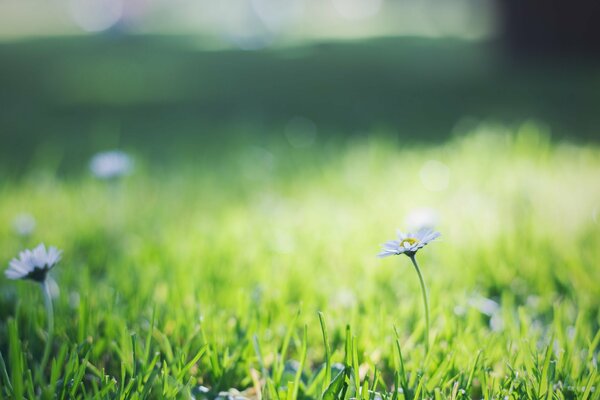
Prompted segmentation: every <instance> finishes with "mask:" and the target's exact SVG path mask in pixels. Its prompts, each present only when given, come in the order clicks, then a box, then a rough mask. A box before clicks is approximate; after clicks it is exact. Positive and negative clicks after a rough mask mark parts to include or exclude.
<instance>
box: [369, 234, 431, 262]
mask: <svg viewBox="0 0 600 400" xmlns="http://www.w3.org/2000/svg"><path fill="white" fill-rule="evenodd" d="M397 235H398V240H390V241H388V242H385V243H384V244H382V247H383V250H382V251H381V252H380V253H379V254H377V256H378V257H382V258H383V257H388V256H395V255H400V254H406V255H407V256H409V257H412V256H414V255H415V254H416V253H417V251H418V250H419V249H422V248H423V247H425V246H426V245H427V244H429V243H430V242H432V241H433V240H435V239H437V238H438V237H440V233H439V232H436V231H434V230H432V229H429V228H423V229H419V230H418V231H417V232H415V233H403V232H401V231H398V232H397Z"/></svg>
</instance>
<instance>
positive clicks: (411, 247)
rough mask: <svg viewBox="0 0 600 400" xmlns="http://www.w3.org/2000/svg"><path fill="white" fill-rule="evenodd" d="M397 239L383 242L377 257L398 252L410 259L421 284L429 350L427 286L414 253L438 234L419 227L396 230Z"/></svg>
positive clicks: (427, 350) (426, 348) (426, 345)
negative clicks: (402, 230) (411, 229)
mask: <svg viewBox="0 0 600 400" xmlns="http://www.w3.org/2000/svg"><path fill="white" fill-rule="evenodd" d="M397 235H398V240H390V241H388V242H385V243H384V244H383V245H382V246H383V250H382V251H381V252H380V253H379V254H377V256H378V257H382V258H383V257H387V256H395V255H400V254H406V255H407V256H408V257H409V258H410V261H412V264H413V266H414V267H415V271H416V272H417V275H418V276H419V283H420V284H421V294H422V295H423V308H424V309H425V351H426V352H427V353H428V352H429V299H428V297H427V287H426V286H425V281H424V280H423V275H422V274H421V269H420V268H419V264H418V263H417V259H416V257H415V255H416V254H417V251H419V249H422V248H423V247H425V246H426V245H427V244H428V243H430V242H432V241H433V240H435V239H436V238H438V237H439V236H440V233H439V232H436V231H434V230H432V229H429V228H423V229H419V230H418V231H416V232H415V233H403V232H401V231H398V232H397Z"/></svg>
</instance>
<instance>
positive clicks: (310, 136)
mask: <svg viewBox="0 0 600 400" xmlns="http://www.w3.org/2000/svg"><path fill="white" fill-rule="evenodd" d="M598 8H599V6H598V5H596V3H594V2H591V1H583V0H581V1H575V2H570V3H569V4H568V5H566V4H563V3H562V2H558V1H544V2H542V1H536V0H528V1H513V0H498V1H494V0H453V1H440V0H398V1H394V0H325V1H323V0H319V1H317V0H224V1H218V2H213V1H203V0H176V1H166V0H68V1H64V0H61V1H58V0H57V1H52V2H39V1H35V0H2V1H0V88H1V90H0V136H1V140H2V146H1V147H0V167H1V169H0V170H1V171H2V172H1V173H2V175H5V176H14V175H20V174H21V173H22V172H23V171H24V170H27V169H28V168H29V167H31V166H32V165H40V164H42V165H46V166H50V168H55V169H56V171H59V172H67V173H68V171H69V165H81V164H82V163H84V162H85V161H86V160H88V159H89V157H90V156H91V155H92V154H93V153H94V152H96V151H98V150H102V149H110V148H117V147H124V148H128V149H130V150H132V149H133V148H135V149H136V152H138V153H141V154H142V155H143V156H144V157H146V156H148V157H152V159H153V162H157V161H159V160H161V159H169V158H181V157H184V158H185V157H187V156H190V157H193V156H194V155H195V154H196V153H195V151H196V150H198V148H200V147H202V148H205V147H206V146H209V147H210V146H211V145H212V144H215V143H216V145H217V146H221V145H222V143H223V142H222V141H223V140H224V141H227V140H230V139H231V137H233V136H236V133H239V134H242V135H246V134H250V135H256V136H257V138H258V139H257V140H259V141H260V140H261V139H260V138H262V137H263V136H265V135H275V136H277V137H284V136H285V137H293V139H291V140H292V142H293V141H294V140H300V146H302V145H303V141H305V142H306V141H308V142H307V143H308V145H311V144H312V143H313V142H314V143H317V144H318V143H322V140H323V139H324V138H325V140H326V138H327V137H331V136H335V135H341V136H345V137H347V136H353V135H364V134H366V133H367V132H373V131H377V132H380V133H385V134H388V135H391V136H394V137H399V138H402V140H408V141H411V142H420V141H423V142H436V141H443V140H445V139H447V138H448V137H450V136H452V135H454V134H457V133H458V134H460V133H461V132H464V131H468V130H470V129H471V128H472V127H473V126H475V125H477V124H478V123H480V122H481V121H485V122H491V123H501V124H505V125H508V126H517V125H519V124H521V123H523V122H526V121H534V122H535V123H536V124H538V125H539V126H541V127H542V128H543V129H544V130H545V131H547V132H548V133H550V134H551V135H552V136H553V137H555V138H559V139H560V138H565V137H568V138H569V139H572V140H574V141H582V142H588V141H590V140H592V141H593V140H595V139H596V138H597V133H598V126H600V125H599V124H600V113H598V112H597V110H598V106H599V105H600V69H599V68H598V62H597V59H598V54H599V51H598V50H599V47H600V35H599V31H600V28H599V26H600V24H597V23H595V22H597V21H595V18H596V19H597V15H598V13H597V11H598ZM286 132H287V136H286ZM290 132H291V133H290ZM298 132H300V133H299V134H298ZM237 136H239V135H237ZM298 137H299V139H298ZM317 137H318V138H321V141H319V140H316V139H315V138H317ZM165 138H168V141H166V142H165ZM294 138H295V139H294ZM215 139H218V140H215ZM231 140H234V139H231ZM235 140H237V139H235ZM235 140H234V141H235ZM288 140H290V139H288ZM296 144H297V143H296ZM304 144H305V145H306V143H304Z"/></svg>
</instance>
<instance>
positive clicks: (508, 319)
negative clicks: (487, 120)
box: [0, 124, 600, 399]
mask: <svg viewBox="0 0 600 400" xmlns="http://www.w3.org/2000/svg"><path fill="white" fill-rule="evenodd" d="M257 137H260V138H261V139H260V140H259V139H257V140H254V141H251V140H249V139H243V138H242V136H240V137H239V138H238V139H239V140H238V141H237V142H236V141H234V142H233V143H234V144H232V145H230V146H228V148H227V149H225V150H223V151H221V152H220V153H219V154H218V155H214V154H213V155H212V156H211V154H208V152H206V154H205V153H200V154H203V156H199V157H197V158H186V159H183V160H175V159H174V160H171V162H170V163H167V164H160V165H158V166H156V165H153V164H152V160H151V159H148V158H144V156H143V155H141V154H140V153H139V152H138V153H136V149H135V148H131V149H126V150H130V151H131V153H132V154H133V157H134V158H135V161H136V165H135V170H134V172H133V174H132V175H131V176H128V177H126V178H124V179H123V180H121V181H115V182H105V181H99V180H97V179H95V178H93V177H92V176H91V174H90V173H89V172H88V170H87V165H86V164H83V165H80V166H79V168H78V169H77V168H74V169H73V170H74V171H78V172H73V173H71V174H70V175H68V176H63V175H60V174H56V172H53V171H52V170H49V171H48V170H44V169H42V168H37V169H36V168H33V167H32V169H31V170H30V171H28V172H27V173H25V174H24V175H23V176H22V177H19V178H14V179H9V180H5V181H4V182H3V183H2V184H1V186H0V192H1V196H2V207H1V208H0V238H1V240H0V254H1V255H2V256H1V258H2V260H3V261H2V262H3V263H8V261H9V260H10V258H12V257H14V256H16V255H17V253H18V251H19V250H22V249H23V248H26V247H33V246H34V245H36V244H37V243H39V242H45V243H46V244H52V245H56V246H58V247H59V248H61V249H63V251H64V254H63V259H62V260H61V262H60V263H59V265H58V266H57V267H56V268H55V269H54V270H53V271H52V272H51V275H52V276H53V278H54V279H55V280H56V282H57V284H58V286H59V288H60V293H57V295H56V297H55V299H54V306H55V318H56V321H55V325H56V332H55V335H54V338H53V345H52V358H53V360H52V361H51V362H50V363H49V365H48V366H47V368H46V369H45V370H43V371H42V370H40V358H41V354H42V353H43V349H44V345H45V342H46V339H47V335H46V317H45V314H44V306H43V300H42V296H41V291H39V290H38V288H37V287H36V284H34V283H33V282H27V281H17V282H15V281H9V280H7V279H5V278H1V279H0V288H1V292H0V293H1V297H0V313H1V314H0V351H1V354H2V359H1V360H0V397H2V398H34V397H42V398H81V397H86V396H87V397H97V398H146V397H150V398H192V397H194V398H196V399H204V398H207V399H212V398H216V397H217V396H218V395H219V393H221V392H229V393H228V394H225V393H221V395H220V397H219V398H221V399H223V398H227V396H232V397H229V398H237V397H236V396H245V397H248V398H261V396H262V398H269V399H273V398H279V399H309V398H323V399H337V398H362V399H378V398H390V399H395V398H399V399H404V398H406V399H412V398H434V399H442V398H448V399H461V398H486V399H491V398H497V399H500V398H509V399H524V398H546V399H575V398H578V399H579V398H581V399H586V398H587V399H592V398H598V396H599V393H600V388H599V387H598V385H599V383H600V378H599V376H598V372H597V368H598V360H597V358H598V351H599V348H600V346H599V341H600V333H599V329H598V328H599V322H598V321H599V316H600V286H599V285H598V282H600V267H599V266H598V260H599V259H600V231H599V229H598V224H599V223H600V222H599V218H600V216H599V215H598V212H599V207H600V185H598V177H599V176H600V149H599V148H598V147H597V146H595V145H588V146H577V145H572V144H569V143H568V142H557V141H551V140H550V138H549V136H548V135H547V134H546V133H544V132H543V131H540V129H539V127H538V126H536V125H535V124H524V125H521V126H519V127H516V128H515V129H507V128H505V127H502V126H499V125H485V124H482V125H479V126H477V127H475V128H474V129H473V130H472V131H470V132H458V133H457V134H456V136H454V137H452V138H450V139H448V140H447V141H445V142H444V143H441V144H437V145H431V144H430V145H419V144H416V143H414V142H410V143H411V144H405V143H403V142H402V141H401V140H399V139H398V138H397V137H394V136H391V135H385V134H377V133H376V132H373V133H371V134H369V135H363V136H360V137H352V138H345V139H342V138H335V137H332V138H330V139H327V138H325V137H319V138H318V140H317V142H316V143H315V145H313V146H312V147H309V148H294V147H292V146H290V144H289V143H288V142H287V141H286V140H285V137H284V136H277V135H270V136H260V135H258V136H257ZM432 160H433V161H432ZM423 207H427V208H430V209H433V210H436V212H437V215H438V217H439V224H438V227H437V228H438V229H439V231H441V232H442V235H443V236H442V238H441V240H439V241H436V242H434V243H432V244H430V245H429V246H427V247H426V248H424V249H423V250H421V251H420V252H419V254H418V255H417V258H418V260H419V261H420V263H421V267H422V271H423V274H424V277H425V281H426V283H427V285H428V287H429V294H430V302H431V321H432V323H431V325H432V326H431V350H430V352H429V354H426V353H425V347H424V327H425V326H424V316H423V308H422V304H421V294H420V291H419V290H420V289H419V282H418V279H417V276H416V274H415V273H414V270H413V269H412V266H411V265H410V261H409V259H408V258H406V257H402V256H401V257H391V258H385V259H378V258H376V257H375V255H376V254H377V253H378V251H379V248H380V247H379V245H380V243H383V242H384V241H386V240H389V239H393V238H394V234H395V230H396V228H403V227H405V226H406V223H405V222H406V218H407V217H409V216H410V215H411V212H413V211H414V210H415V209H420V208H423ZM20 212H28V213H31V214H32V215H33V216H34V217H35V219H36V221H37V227H36V230H35V231H34V233H33V234H32V235H31V237H20V236H18V235H16V234H15V233H14V232H13V229H12V225H11V224H12V220H13V218H14V217H15V215H17V214H18V213H20ZM319 312H321V313H322V320H320V318H319ZM323 327H326V332H327V334H326V335H324V332H323V329H322V328H323ZM324 339H325V340H324ZM400 354H401V356H400ZM338 374H339V375H338ZM330 382H331V384H330ZM328 388H329V389H328ZM236 390H237V391H239V392H241V393H238V392H237V391H236Z"/></svg>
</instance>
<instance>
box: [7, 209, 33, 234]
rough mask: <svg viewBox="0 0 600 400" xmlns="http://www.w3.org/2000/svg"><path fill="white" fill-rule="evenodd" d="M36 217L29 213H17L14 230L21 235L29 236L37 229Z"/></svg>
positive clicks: (13, 223)
mask: <svg viewBox="0 0 600 400" xmlns="http://www.w3.org/2000/svg"><path fill="white" fill-rule="evenodd" d="M35 225H36V223H35V218H34V217H33V215H31V214H28V213H20V214H17V215H15V218H14V219H13V221H12V226H13V229H14V231H15V232H16V234H17V235H19V236H29V235H31V234H32V233H33V231H34V230H35Z"/></svg>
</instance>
